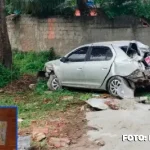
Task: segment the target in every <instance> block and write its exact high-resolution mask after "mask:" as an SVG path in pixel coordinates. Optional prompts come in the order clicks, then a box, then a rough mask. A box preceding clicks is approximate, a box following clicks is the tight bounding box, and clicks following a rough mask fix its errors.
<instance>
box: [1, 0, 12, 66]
mask: <svg viewBox="0 0 150 150" xmlns="http://www.w3.org/2000/svg"><path fill="white" fill-rule="evenodd" d="M4 1H5V0H0V63H1V64H3V65H4V66H5V67H7V68H11V65H12V51H11V45H10V41H9V37H8V32H7V24H6V17H5V11H4V10H5V7H4V6H5V4H4Z"/></svg>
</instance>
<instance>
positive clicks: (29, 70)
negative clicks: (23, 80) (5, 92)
mask: <svg viewBox="0 0 150 150" xmlns="http://www.w3.org/2000/svg"><path fill="white" fill-rule="evenodd" d="M56 58H57V57H56V55H55V53H54V50H53V49H50V50H49V51H44V52H20V51H14V52H13V67H12V69H11V70H8V69H6V68H5V67H4V66H2V65H1V64H0V88H2V87H4V86H6V85H7V84H8V83H10V82H11V81H13V80H15V79H18V78H19V77H20V76H21V75H23V74H31V75H36V74H37V72H38V71H40V70H42V69H43V67H44V64H45V63H46V62H47V61H50V60H53V59H56Z"/></svg>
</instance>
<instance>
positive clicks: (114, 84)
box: [107, 76, 122, 97]
mask: <svg viewBox="0 0 150 150" xmlns="http://www.w3.org/2000/svg"><path fill="white" fill-rule="evenodd" d="M121 79H122V78H121V77H119V76H115V77H112V78H111V79H110V80H109V81H108V84H107V90H108V92H109V93H110V94H111V95H112V96H115V97H119V95H118V94H117V88H118V87H119V86H120V85H121Z"/></svg>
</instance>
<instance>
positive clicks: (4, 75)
mask: <svg viewBox="0 0 150 150" xmlns="http://www.w3.org/2000/svg"><path fill="white" fill-rule="evenodd" d="M19 76H20V72H19V70H18V69H17V68H16V67H13V68H12V69H11V70H9V69H6V68H5V67H4V66H3V65H1V64H0V88H2V87H4V86H6V85H7V84H8V83H10V82H11V81H13V80H15V79H18V78H19Z"/></svg>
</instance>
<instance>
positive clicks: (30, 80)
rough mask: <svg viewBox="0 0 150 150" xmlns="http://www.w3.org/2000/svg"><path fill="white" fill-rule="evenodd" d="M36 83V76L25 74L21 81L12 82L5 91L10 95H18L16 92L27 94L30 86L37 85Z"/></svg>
mask: <svg viewBox="0 0 150 150" xmlns="http://www.w3.org/2000/svg"><path fill="white" fill-rule="evenodd" d="M36 82H37V81H36V77H35V76H32V75H27V74H25V75H23V76H22V77H21V78H20V79H18V80H16V81H13V82H11V83H10V84H9V85H7V86H6V87H5V88H4V89H3V90H4V91H5V92H6V93H9V94H12V93H16V91H17V92H25V91H27V90H29V85H30V84H35V83H36Z"/></svg>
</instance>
